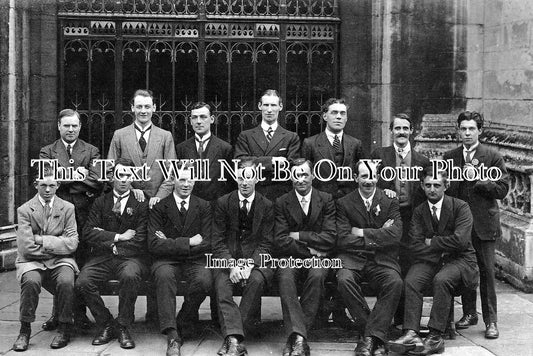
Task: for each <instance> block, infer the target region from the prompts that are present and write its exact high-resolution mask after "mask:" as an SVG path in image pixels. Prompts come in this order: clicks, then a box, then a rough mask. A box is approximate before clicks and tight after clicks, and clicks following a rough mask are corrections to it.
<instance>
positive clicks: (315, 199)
mask: <svg viewBox="0 0 533 356" xmlns="http://www.w3.org/2000/svg"><path fill="white" fill-rule="evenodd" d="M295 196H296V194H295ZM298 205H300V203H299V202H298ZM322 205H324V202H323V201H322V198H321V197H320V194H318V191H317V190H316V189H314V188H313V191H312V193H311V205H310V207H311V215H309V220H308V221H309V223H311V224H313V223H314V222H315V221H317V220H318V215H319V214H320V213H321V212H322ZM300 210H301V209H300Z"/></svg>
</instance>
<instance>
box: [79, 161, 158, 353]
mask: <svg viewBox="0 0 533 356" xmlns="http://www.w3.org/2000/svg"><path fill="white" fill-rule="evenodd" d="M132 165H133V163H132V162H131V161H128V160H126V159H124V158H119V159H118V160H117V161H116V162H115V174H114V177H113V191H111V192H109V193H107V194H105V195H103V196H101V197H99V198H97V199H96V201H95V202H94V204H93V208H92V210H91V213H90V214H89V219H88V220H87V224H86V225H85V228H84V231H83V235H82V240H84V241H85V242H86V243H87V245H88V246H89V247H91V253H90V259H89V260H88V261H87V264H86V265H85V266H83V268H82V270H81V272H80V275H79V276H78V279H77V280H76V292H77V297H78V298H81V299H83V300H84V301H85V303H86V304H87V306H88V307H89V309H90V310H91V313H92V314H93V316H94V318H95V320H96V324H97V326H98V327H99V329H100V330H99V332H98V334H97V335H96V336H95V338H94V339H93V341H92V344H93V345H104V344H107V343H108V342H109V341H111V340H112V339H114V338H116V337H118V341H119V344H120V347H121V348H123V349H132V348H134V347H135V341H134V340H133V338H132V337H131V334H130V332H129V330H128V329H129V327H130V326H131V324H133V322H134V318H135V316H134V312H135V301H136V299H137V291H138V289H139V287H140V284H141V282H142V280H143V276H145V275H146V273H147V272H148V258H147V257H148V253H147V252H148V251H147V246H146V233H147V223H148V203H147V202H139V201H138V200H137V199H135V197H134V196H133V194H131V182H132V181H131V173H129V172H125V169H126V167H131V166H132ZM109 279H118V280H119V282H120V288H119V294H118V317H117V319H116V320H114V319H113V316H112V315H111V313H110V312H109V309H107V308H106V307H105V304H104V301H103V300H102V297H101V296H100V293H99V291H98V287H99V285H100V284H101V283H103V282H106V281H107V280H109Z"/></svg>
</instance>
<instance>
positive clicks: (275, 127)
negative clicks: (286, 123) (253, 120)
mask: <svg viewBox="0 0 533 356" xmlns="http://www.w3.org/2000/svg"><path fill="white" fill-rule="evenodd" d="M269 127H272V131H276V130H277V129H278V122H277V121H275V122H274V123H273V124H272V125H269V124H267V123H266V122H264V121H261V128H262V129H263V131H268V128H269Z"/></svg>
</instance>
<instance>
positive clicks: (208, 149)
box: [195, 133, 219, 172]
mask: <svg viewBox="0 0 533 356" xmlns="http://www.w3.org/2000/svg"><path fill="white" fill-rule="evenodd" d="M218 147H219V142H218V137H216V136H215V135H213V133H211V138H210V139H209V142H208V143H207V146H205V151H204V153H205V157H204V159H208V160H209V170H210V171H213V172H214V170H213V169H211V166H213V165H214V164H219V163H218V161H217V159H216V158H217V154H218ZM195 151H196V147H195ZM197 155H198V152H197ZM198 158H199V157H198Z"/></svg>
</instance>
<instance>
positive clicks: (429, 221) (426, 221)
mask: <svg viewBox="0 0 533 356" xmlns="http://www.w3.org/2000/svg"><path fill="white" fill-rule="evenodd" d="M422 204H424V209H422V218H423V219H424V224H425V225H426V229H428V230H429V231H431V232H432V233H433V234H436V233H437V231H435V229H433V222H432V221H433V220H432V217H431V211H429V204H428V201H427V200H424V202H423V203H422ZM441 217H442V210H441ZM439 226H440V220H439ZM439 230H440V229H439Z"/></svg>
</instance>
